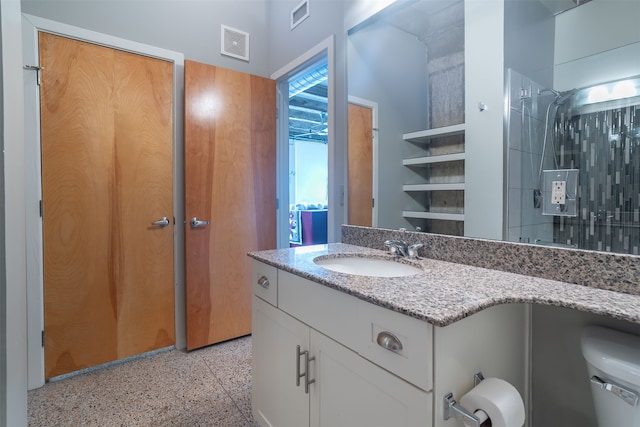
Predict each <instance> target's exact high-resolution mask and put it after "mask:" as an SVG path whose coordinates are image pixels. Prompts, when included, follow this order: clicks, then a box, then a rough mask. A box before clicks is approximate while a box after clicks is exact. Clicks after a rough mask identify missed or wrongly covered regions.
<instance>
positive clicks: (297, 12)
mask: <svg viewBox="0 0 640 427" xmlns="http://www.w3.org/2000/svg"><path fill="white" fill-rule="evenodd" d="M308 17H309V0H304V1H303V2H302V3H300V4H299V5H298V6H296V7H295V8H294V9H293V10H292V11H291V29H292V30H293V29H294V28H295V27H297V26H298V25H300V23H301V22H302V21H304V20H305V19H307V18H308Z"/></svg>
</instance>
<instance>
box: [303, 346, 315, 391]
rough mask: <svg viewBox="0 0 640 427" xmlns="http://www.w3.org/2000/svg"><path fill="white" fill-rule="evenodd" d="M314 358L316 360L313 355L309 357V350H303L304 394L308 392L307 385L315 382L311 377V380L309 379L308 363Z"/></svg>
mask: <svg viewBox="0 0 640 427" xmlns="http://www.w3.org/2000/svg"><path fill="white" fill-rule="evenodd" d="M314 360H316V358H315V357H309V352H308V351H305V355H304V375H305V379H304V392H305V393H306V394H309V385H310V384H313V383H315V382H316V380H315V379H313V380H311V379H309V363H311V362H313V361H314Z"/></svg>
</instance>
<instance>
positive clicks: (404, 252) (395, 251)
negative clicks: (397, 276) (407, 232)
mask: <svg viewBox="0 0 640 427" xmlns="http://www.w3.org/2000/svg"><path fill="white" fill-rule="evenodd" d="M384 245H385V246H386V247H388V248H389V252H390V253H391V255H393V256H394V257H396V258H405V257H406V256H408V255H409V245H407V242H405V241H403V240H386V241H385V242H384Z"/></svg>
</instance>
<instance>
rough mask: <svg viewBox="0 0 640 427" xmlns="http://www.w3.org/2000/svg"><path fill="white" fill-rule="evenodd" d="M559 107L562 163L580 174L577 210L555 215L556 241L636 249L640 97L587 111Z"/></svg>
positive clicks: (616, 249) (610, 249)
mask: <svg viewBox="0 0 640 427" xmlns="http://www.w3.org/2000/svg"><path fill="white" fill-rule="evenodd" d="M558 113H559V116H558V117H559V118H558V120H557V121H556V123H555V126H554V132H556V136H557V140H558V142H559V144H558V146H559V147H558V148H559V153H558V158H559V164H560V168H561V169H564V168H576V169H579V170H580V174H579V180H578V182H579V186H578V197H579V200H578V209H579V212H578V216H577V217H574V218H563V217H556V218H555V220H554V222H555V225H554V239H555V241H557V242H563V243H569V244H576V245H577V246H578V247H579V248H582V249H592V250H599V251H608V252H618V253H630V254H636V255H637V254H638V250H639V248H638V246H639V242H640V213H639V209H638V207H639V205H640V135H639V133H638V132H639V127H640V103H638V104H636V105H632V106H628V107H623V108H614V109H608V110H604V111H592V112H586V113H585V112H576V111H573V112H572V111H571V110H569V109H568V107H564V108H562V109H560V110H559V111H558Z"/></svg>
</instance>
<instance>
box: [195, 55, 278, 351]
mask: <svg viewBox="0 0 640 427" xmlns="http://www.w3.org/2000/svg"><path fill="white" fill-rule="evenodd" d="M275 106H276V101H275V81H273V80H270V79H266V78H263V77H257V76H252V75H249V74H245V73H240V72H237V71H231V70H227V69H224V68H219V67H214V66H211V65H206V64H201V63H197V62H192V61H186V62H185V218H186V219H187V224H186V225H185V227H186V232H185V244H186V259H185V266H186V304H187V307H186V311H187V319H186V322H187V349H194V348H198V347H203V346H206V345H209V344H213V343H216V342H220V341H224V340H228V339H231V338H236V337H239V336H242V335H247V334H249V333H251V283H252V280H251V279H252V278H251V263H250V259H249V257H247V252H249V251H253V250H261V249H273V248H275V247H276V190H275V188H276V152H275V148H276V144H275V135H276V131H275V125H276V118H275ZM191 218H197V219H198V220H203V221H209V222H210V224H208V225H201V226H198V227H193V226H191V224H190V220H191Z"/></svg>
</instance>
